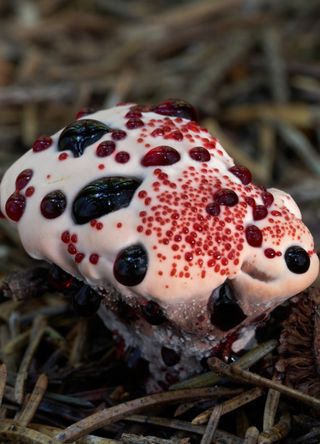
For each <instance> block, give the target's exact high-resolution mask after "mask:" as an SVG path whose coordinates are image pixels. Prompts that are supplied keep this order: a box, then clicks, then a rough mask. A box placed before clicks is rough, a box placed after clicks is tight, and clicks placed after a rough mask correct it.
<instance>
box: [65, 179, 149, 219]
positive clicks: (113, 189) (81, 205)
mask: <svg viewBox="0 0 320 444" xmlns="http://www.w3.org/2000/svg"><path fill="white" fill-rule="evenodd" d="M140 184H141V180H139V179H134V178H131V177H120V176H114V177H103V178H101V179H98V180H95V181H94V182H91V183H89V185H87V186H86V187H84V188H83V189H82V190H81V191H80V192H79V193H78V195H77V196H76V198H75V200H74V201H73V205H72V215H73V219H74V221H75V222H76V223H77V224H79V225H82V224H85V223H87V222H90V220H93V219H97V218H99V217H101V216H104V215H106V214H109V213H111V212H113V211H117V210H120V209H121V208H125V207H127V206H128V205H129V204H130V202H131V199H132V197H133V195H134V193H135V191H136V189H137V188H138V187H139V186H140Z"/></svg>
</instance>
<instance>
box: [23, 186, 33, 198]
mask: <svg viewBox="0 0 320 444" xmlns="http://www.w3.org/2000/svg"><path fill="white" fill-rule="evenodd" d="M34 191H35V188H34V187H28V188H27V189H26V192H25V195H26V197H31V196H32V195H33V193H34Z"/></svg>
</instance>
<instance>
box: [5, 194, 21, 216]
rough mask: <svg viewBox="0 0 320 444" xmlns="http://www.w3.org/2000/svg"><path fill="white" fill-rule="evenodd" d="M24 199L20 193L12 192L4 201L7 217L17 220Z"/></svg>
mask: <svg viewBox="0 0 320 444" xmlns="http://www.w3.org/2000/svg"><path fill="white" fill-rule="evenodd" d="M25 207H26V199H25V197H24V196H22V194H19V193H13V194H11V196H10V197H9V199H8V200H7V202H6V213H7V215H8V217H9V219H11V220H13V221H14V222H18V221H19V220H20V219H21V217H22V215H23V213H24V210H25Z"/></svg>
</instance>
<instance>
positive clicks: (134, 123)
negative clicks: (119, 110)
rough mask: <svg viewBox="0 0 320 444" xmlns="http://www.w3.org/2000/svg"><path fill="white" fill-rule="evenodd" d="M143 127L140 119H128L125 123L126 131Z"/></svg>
mask: <svg viewBox="0 0 320 444" xmlns="http://www.w3.org/2000/svg"><path fill="white" fill-rule="evenodd" d="M143 125H144V123H143V121H142V120H141V119H129V120H128V121H127V123H126V127H127V128H128V129H136V128H141V127H142V126H143Z"/></svg>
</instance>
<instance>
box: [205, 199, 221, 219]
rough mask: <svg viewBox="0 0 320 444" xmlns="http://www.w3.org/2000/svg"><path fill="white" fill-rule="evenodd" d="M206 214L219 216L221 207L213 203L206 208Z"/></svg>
mask: <svg viewBox="0 0 320 444" xmlns="http://www.w3.org/2000/svg"><path fill="white" fill-rule="evenodd" d="M206 212H207V213H208V214H210V216H219V214H220V205H219V204H217V203H215V202H212V203H209V204H208V205H207V206H206Z"/></svg>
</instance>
